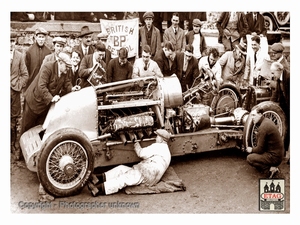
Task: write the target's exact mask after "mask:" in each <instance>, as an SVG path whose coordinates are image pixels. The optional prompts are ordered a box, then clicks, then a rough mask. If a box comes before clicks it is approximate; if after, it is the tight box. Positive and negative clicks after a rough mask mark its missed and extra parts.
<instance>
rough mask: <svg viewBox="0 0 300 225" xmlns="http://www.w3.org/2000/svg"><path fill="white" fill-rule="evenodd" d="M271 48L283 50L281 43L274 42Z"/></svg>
mask: <svg viewBox="0 0 300 225" xmlns="http://www.w3.org/2000/svg"><path fill="white" fill-rule="evenodd" d="M271 50H272V51H274V52H283V50H284V46H283V45H282V44H281V43H274V44H273V45H272V46H271Z"/></svg>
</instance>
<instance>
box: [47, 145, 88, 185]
mask: <svg viewBox="0 0 300 225" xmlns="http://www.w3.org/2000/svg"><path fill="white" fill-rule="evenodd" d="M87 166H88V157H87V154H86V151H85V150H84V148H83V147H82V146H81V145H80V144H79V143H77V142H75V141H64V142H62V143H59V144H58V145H57V146H55V147H54V148H53V150H52V151H51V152H50V154H49V157H48V159H47V162H46V173H47V176H48V177H49V180H50V182H51V183H52V184H53V185H54V186H55V187H57V188H61V189H68V188H72V187H74V186H76V185H78V183H80V180H81V179H82V177H83V176H84V174H85V173H86V171H87Z"/></svg>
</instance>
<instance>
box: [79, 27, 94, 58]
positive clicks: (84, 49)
mask: <svg viewBox="0 0 300 225" xmlns="http://www.w3.org/2000/svg"><path fill="white" fill-rule="evenodd" d="M92 34H93V32H92V31H90V29H89V27H88V26H83V27H82V28H81V31H80V34H79V35H78V38H81V44H80V45H77V46H75V47H74V49H76V50H78V51H79V52H80V54H81V55H82V57H84V56H85V55H90V54H93V53H94V48H93V45H92Z"/></svg>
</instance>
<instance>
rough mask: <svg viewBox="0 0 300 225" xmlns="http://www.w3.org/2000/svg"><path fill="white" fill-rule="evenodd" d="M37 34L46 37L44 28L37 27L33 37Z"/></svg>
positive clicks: (46, 33)
mask: <svg viewBox="0 0 300 225" xmlns="http://www.w3.org/2000/svg"><path fill="white" fill-rule="evenodd" d="M38 34H43V35H48V32H47V31H46V30H45V29H44V28H42V27H39V28H37V29H36V30H35V35H38Z"/></svg>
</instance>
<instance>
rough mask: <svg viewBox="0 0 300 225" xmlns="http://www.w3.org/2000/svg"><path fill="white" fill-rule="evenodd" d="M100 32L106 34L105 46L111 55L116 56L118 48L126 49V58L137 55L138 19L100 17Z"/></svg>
mask: <svg viewBox="0 0 300 225" xmlns="http://www.w3.org/2000/svg"><path fill="white" fill-rule="evenodd" d="M100 26H101V32H102V33H104V34H107V35H108V37H107V42H106V48H107V49H108V50H109V51H110V52H111V57H112V58H116V57H118V52H119V50H120V48H122V47H125V48H127V50H128V58H131V57H135V56H137V55H138V49H139V48H138V43H139V41H138V40H139V19H138V18H134V19H128V20H103V19H100Z"/></svg>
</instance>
